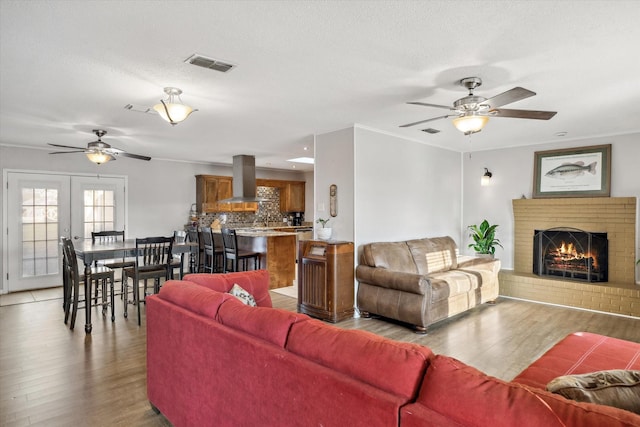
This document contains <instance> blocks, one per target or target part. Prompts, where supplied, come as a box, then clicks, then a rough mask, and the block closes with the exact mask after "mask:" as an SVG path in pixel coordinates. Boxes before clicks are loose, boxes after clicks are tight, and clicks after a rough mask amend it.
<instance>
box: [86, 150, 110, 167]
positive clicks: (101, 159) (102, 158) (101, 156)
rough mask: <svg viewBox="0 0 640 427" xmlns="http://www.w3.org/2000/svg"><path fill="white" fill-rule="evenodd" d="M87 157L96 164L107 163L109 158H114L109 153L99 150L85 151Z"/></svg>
mask: <svg viewBox="0 0 640 427" xmlns="http://www.w3.org/2000/svg"><path fill="white" fill-rule="evenodd" d="M85 154H86V155H87V158H88V159H89V160H91V161H92V162H93V163H95V164H97V165H101V164H103V163H107V162H108V161H109V160H115V159H114V157H113V156H112V155H111V154H107V153H105V152H103V151H101V150H98V151H88V152H86V153H85Z"/></svg>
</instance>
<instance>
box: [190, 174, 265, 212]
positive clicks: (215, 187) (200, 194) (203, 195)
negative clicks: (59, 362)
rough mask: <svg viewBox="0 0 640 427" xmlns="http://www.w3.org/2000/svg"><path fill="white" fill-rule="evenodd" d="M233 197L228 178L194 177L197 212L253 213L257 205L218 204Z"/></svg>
mask: <svg viewBox="0 0 640 427" xmlns="http://www.w3.org/2000/svg"><path fill="white" fill-rule="evenodd" d="M231 197H233V178H231V177H230V176H216V175H196V206H197V208H198V211H199V212H205V213H215V212H247V211H255V210H256V209H257V208H258V206H257V203H220V202H219V201H220V200H224V199H229V198H231Z"/></svg>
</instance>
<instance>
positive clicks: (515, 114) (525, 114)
mask: <svg viewBox="0 0 640 427" xmlns="http://www.w3.org/2000/svg"><path fill="white" fill-rule="evenodd" d="M489 113H490V116H495V117H511V118H515V119H536V120H549V119H550V118H551V117H553V116H555V115H556V114H557V112H556V111H535V110H511V109H507V108H497V109H494V110H491V111H490V112H489Z"/></svg>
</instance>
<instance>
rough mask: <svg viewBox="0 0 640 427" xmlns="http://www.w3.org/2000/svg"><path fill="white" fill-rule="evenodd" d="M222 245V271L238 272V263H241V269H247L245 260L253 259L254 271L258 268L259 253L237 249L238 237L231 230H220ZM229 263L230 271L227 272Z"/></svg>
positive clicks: (234, 231)
mask: <svg viewBox="0 0 640 427" xmlns="http://www.w3.org/2000/svg"><path fill="white" fill-rule="evenodd" d="M221 231H222V245H223V248H224V259H223V260H222V261H223V264H224V265H223V271H224V272H225V273H227V272H229V271H234V272H235V271H239V270H238V268H239V265H238V264H239V263H238V261H242V269H243V270H246V269H247V260H248V259H253V262H254V269H255V270H258V269H259V268H260V252H254V251H247V250H242V249H238V236H237V234H236V230H234V229H232V228H222V230H221ZM229 262H231V270H229Z"/></svg>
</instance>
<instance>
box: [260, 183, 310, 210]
mask: <svg viewBox="0 0 640 427" xmlns="http://www.w3.org/2000/svg"><path fill="white" fill-rule="evenodd" d="M256 185H258V186H261V187H276V188H278V189H279V190H280V212H304V190H305V182H304V181H284V180H280V179H257V180H256Z"/></svg>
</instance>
